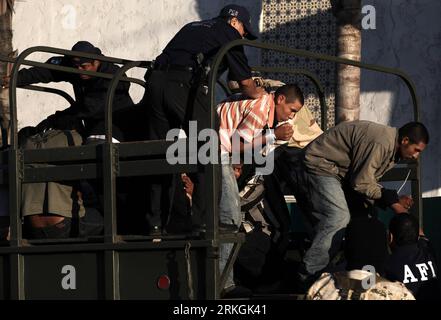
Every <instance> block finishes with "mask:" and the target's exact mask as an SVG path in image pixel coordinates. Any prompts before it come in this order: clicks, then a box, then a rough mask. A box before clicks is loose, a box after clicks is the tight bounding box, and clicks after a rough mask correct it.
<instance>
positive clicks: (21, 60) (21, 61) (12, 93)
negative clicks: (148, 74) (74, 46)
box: [9, 46, 150, 150]
mask: <svg viewBox="0 0 441 320" xmlns="http://www.w3.org/2000/svg"><path fill="white" fill-rule="evenodd" d="M35 52H46V53H55V54H63V55H68V56H75V57H82V58H89V59H95V60H100V61H106V62H111V63H117V64H125V63H128V62H131V61H130V60H125V59H118V58H113V57H106V56H103V55H97V54H91V53H84V52H77V51H71V50H65V49H59V48H51V47H45V46H37V47H31V48H28V49H26V50H24V51H23V52H22V53H21V54H20V55H19V56H18V57H17V58H16V59H15V63H14V65H13V67H12V71H11V79H10V88H9V102H10V117H11V146H12V149H13V150H16V149H17V144H18V142H17V93H16V87H17V78H18V71H19V69H20V66H21V65H30V66H34V67H42V68H46V69H49V70H55V71H62V72H69V73H74V74H83V75H89V76H93V77H98V78H105V79H113V75H111V74H107V73H102V72H93V71H85V70H78V69H75V68H71V67H64V66H58V65H51V64H47V63H40V62H34V61H29V60H25V59H26V57H28V56H29V55H30V54H32V53H35ZM149 64H150V62H145V66H148V65H149ZM121 80H122V81H129V82H134V83H137V84H139V85H141V86H144V87H145V83H144V82H143V81H141V80H139V79H134V78H127V77H124V78H121Z"/></svg>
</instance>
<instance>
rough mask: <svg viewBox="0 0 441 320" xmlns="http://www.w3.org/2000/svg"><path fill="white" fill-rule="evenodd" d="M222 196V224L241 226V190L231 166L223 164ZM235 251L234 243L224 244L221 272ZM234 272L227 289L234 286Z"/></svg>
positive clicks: (220, 206) (229, 276) (220, 261)
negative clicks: (233, 250)
mask: <svg viewBox="0 0 441 320" xmlns="http://www.w3.org/2000/svg"><path fill="white" fill-rule="evenodd" d="M221 167H222V194H221V199H220V203H219V219H220V222H221V223H226V224H235V225H236V226H238V227H239V226H240V223H241V222H242V217H241V213H240V197H239V188H238V186H237V181H236V177H235V176H234V171H233V167H232V165H231V164H222V165H221ZM232 249H233V244H232V243H222V244H221V245H220V252H219V270H220V272H221V273H222V271H223V270H224V268H225V265H226V264H227V261H228V257H229V256H230V254H231V251H232ZM233 277H234V275H233V271H231V272H230V273H229V274H228V276H227V281H226V282H225V288H228V287H230V286H233V285H234V279H233Z"/></svg>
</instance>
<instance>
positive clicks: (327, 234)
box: [303, 173, 350, 275]
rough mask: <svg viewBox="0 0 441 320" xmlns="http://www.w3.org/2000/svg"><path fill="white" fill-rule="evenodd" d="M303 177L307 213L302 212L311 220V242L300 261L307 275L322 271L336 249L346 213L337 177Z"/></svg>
mask: <svg viewBox="0 0 441 320" xmlns="http://www.w3.org/2000/svg"><path fill="white" fill-rule="evenodd" d="M305 176H306V179H305V183H306V184H307V189H308V196H309V201H310V210H309V211H310V212H307V213H306V214H307V216H308V215H309V217H308V218H310V221H312V222H313V223H312V226H313V241H312V245H311V247H310V248H309V249H308V250H307V251H306V253H305V256H304V258H303V264H304V268H305V269H306V270H305V271H306V272H307V273H308V274H309V275H315V274H317V273H319V272H321V271H323V269H325V268H326V266H327V265H328V264H329V261H330V260H331V259H332V258H333V256H334V255H335V254H336V253H337V252H338V250H339V248H340V246H341V242H342V240H343V237H344V230H345V228H346V226H347V225H348V223H349V220H350V213H349V209H348V205H347V202H346V199H345V194H344V191H343V189H342V184H341V182H340V181H339V180H337V179H336V178H334V177H326V176H317V175H314V174H309V173H306V175H305Z"/></svg>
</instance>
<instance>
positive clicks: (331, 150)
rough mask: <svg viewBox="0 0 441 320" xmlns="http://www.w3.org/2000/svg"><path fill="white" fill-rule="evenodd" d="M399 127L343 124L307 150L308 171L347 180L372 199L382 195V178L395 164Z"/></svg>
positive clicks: (362, 122) (323, 135)
mask: <svg viewBox="0 0 441 320" xmlns="http://www.w3.org/2000/svg"><path fill="white" fill-rule="evenodd" d="M397 143H398V130H397V129H396V128H391V127H388V126H385V125H381V124H377V123H374V122H370V121H351V122H344V123H341V124H339V125H337V126H335V127H334V128H331V129H330V130H328V131H327V132H326V133H324V134H322V135H321V136H320V137H318V138H317V139H316V140H314V141H313V142H312V143H310V144H309V145H308V147H307V149H306V151H305V160H304V162H305V165H306V168H307V171H308V172H309V173H312V174H316V175H319V176H332V177H336V178H338V179H339V180H341V181H342V182H343V181H344V182H347V183H349V184H350V185H351V187H353V188H354V190H355V191H357V192H359V193H361V194H363V195H365V196H366V197H367V198H368V199H373V200H376V199H380V198H381V188H382V187H381V186H380V185H379V184H378V181H379V180H380V178H381V177H382V176H383V175H384V174H385V173H386V171H388V170H390V169H391V168H392V167H393V166H394V165H395V152H396V148H397Z"/></svg>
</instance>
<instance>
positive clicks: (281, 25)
mask: <svg viewBox="0 0 441 320" xmlns="http://www.w3.org/2000/svg"><path fill="white" fill-rule="evenodd" d="M262 2H263V8H262V9H263V10H262V25H261V27H262V31H261V39H262V41H263V42H267V43H274V44H278V45H282V46H286V47H290V48H295V49H303V50H309V51H313V52H316V53H322V54H329V55H335V50H336V46H335V43H336V40H335V18H334V16H333V15H332V13H331V12H330V9H331V4H330V1H329V0H296V1H290V0H263V1H262ZM262 64H263V65H265V66H271V67H283V68H295V69H307V70H309V71H310V72H312V73H314V74H315V75H316V76H317V77H318V79H319V81H320V82H321V84H322V86H323V87H324V91H325V95H326V104H327V106H328V126H333V125H334V104H335V96H334V88H335V65H334V64H332V63H328V62H325V61H317V60H313V59H307V58H301V57H296V56H292V55H287V54H284V53H278V52H274V51H263V52H262ZM268 76H269V77H272V78H277V79H280V80H282V81H284V82H287V83H288V82H289V83H291V82H293V83H298V84H299V85H300V87H301V88H302V89H303V91H304V93H305V98H306V105H307V106H308V107H309V109H310V110H311V111H313V113H314V115H315V116H316V118H317V121H320V117H321V115H320V105H319V100H318V96H317V94H316V92H315V88H314V86H313V84H312V83H311V82H310V81H309V80H308V79H307V78H305V77H304V76H296V75H288V74H268Z"/></svg>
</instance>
